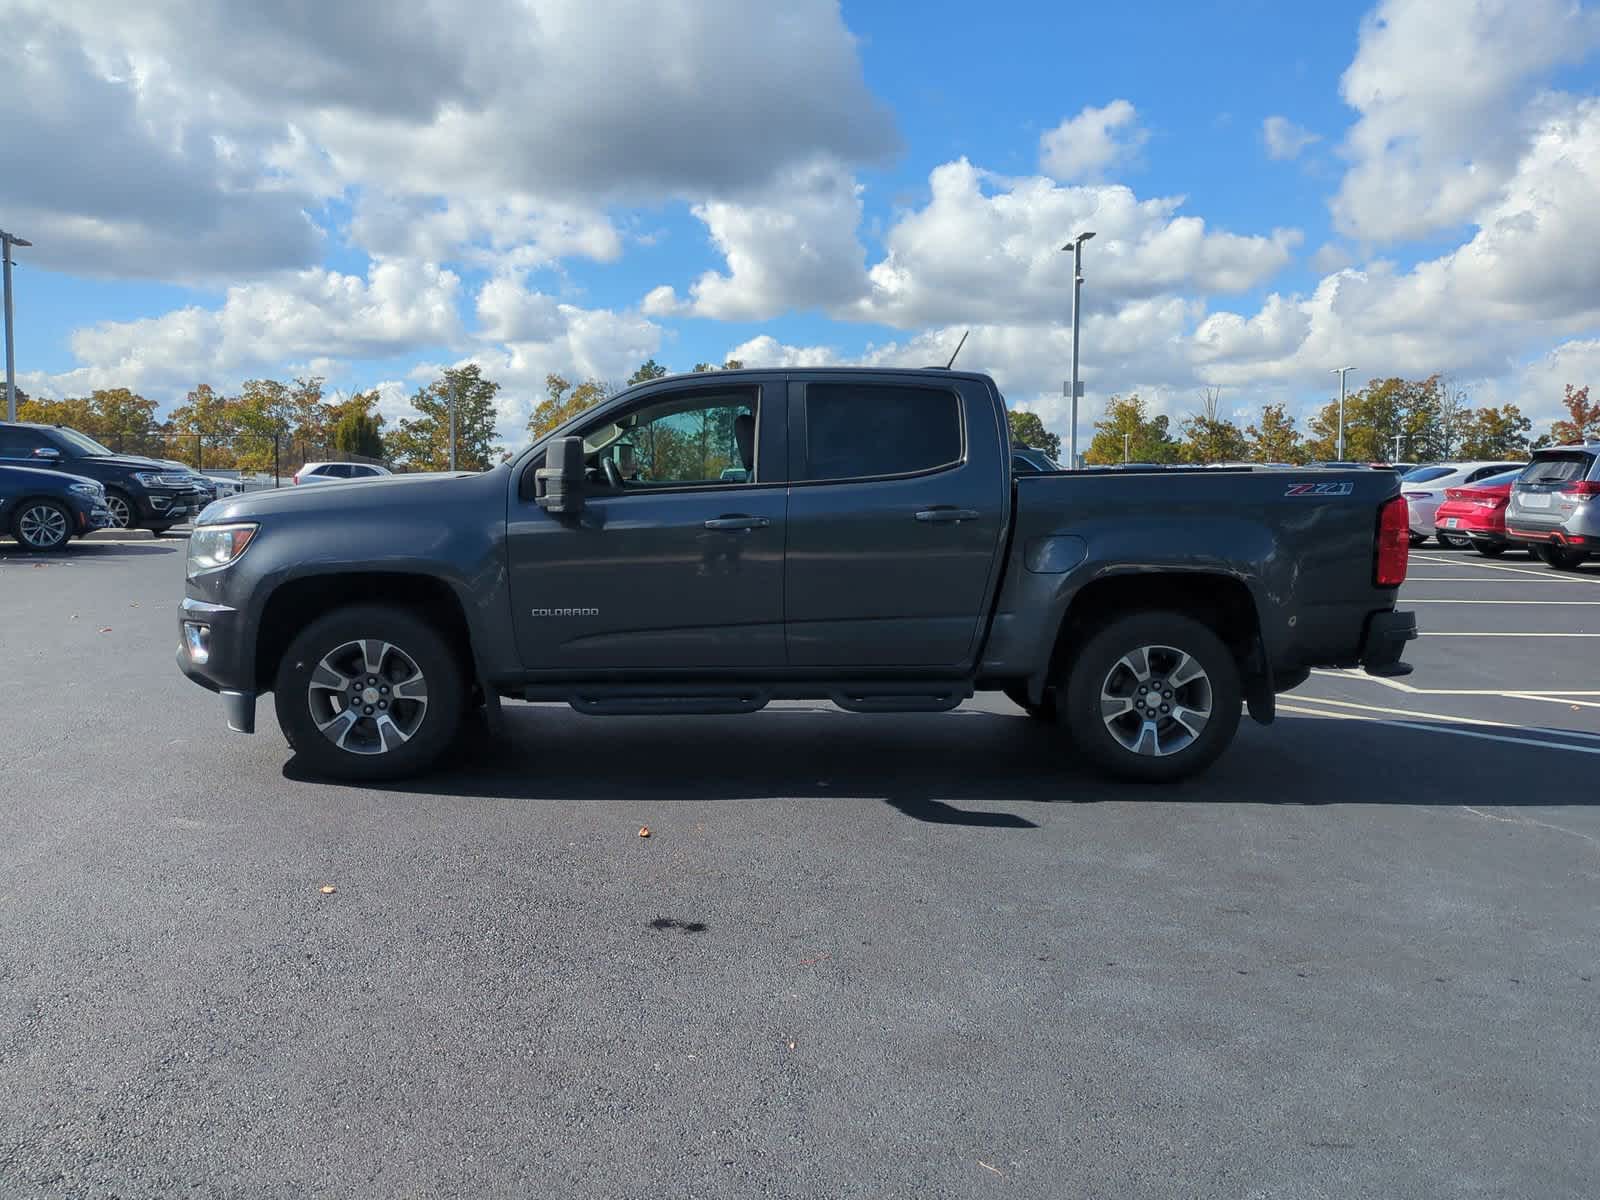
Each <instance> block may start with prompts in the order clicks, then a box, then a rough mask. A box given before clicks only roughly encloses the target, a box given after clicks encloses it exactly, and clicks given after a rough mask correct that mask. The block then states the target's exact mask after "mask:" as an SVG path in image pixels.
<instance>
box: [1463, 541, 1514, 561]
mask: <svg viewBox="0 0 1600 1200" xmlns="http://www.w3.org/2000/svg"><path fill="white" fill-rule="evenodd" d="M1472 548H1473V549H1474V550H1476V551H1477V552H1478V553H1479V554H1481V555H1483V556H1484V557H1485V558H1499V557H1500V556H1501V555H1502V554H1504V553H1505V552H1506V551H1507V550H1508V549H1509V548H1510V547H1508V546H1507V545H1506V544H1505V543H1504V542H1474V543H1473V544H1472Z"/></svg>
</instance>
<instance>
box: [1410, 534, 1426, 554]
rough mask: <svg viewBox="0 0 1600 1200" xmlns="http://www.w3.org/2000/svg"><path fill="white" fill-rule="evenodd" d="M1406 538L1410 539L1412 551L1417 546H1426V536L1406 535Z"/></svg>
mask: <svg viewBox="0 0 1600 1200" xmlns="http://www.w3.org/2000/svg"><path fill="white" fill-rule="evenodd" d="M1406 536H1407V537H1409V538H1410V539H1411V548H1412V549H1413V550H1415V549H1416V548H1417V547H1418V546H1426V545H1427V544H1428V538H1427V535H1426V534H1421V533H1411V534H1407V535H1406Z"/></svg>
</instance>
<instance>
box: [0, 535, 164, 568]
mask: <svg viewBox="0 0 1600 1200" xmlns="http://www.w3.org/2000/svg"><path fill="white" fill-rule="evenodd" d="M187 544H188V543H187V542H185V541H184V540H183V539H182V538H173V539H171V540H166V539H163V540H162V541H159V542H74V543H73V544H72V545H70V546H68V547H67V548H66V549H65V550H56V551H53V552H50V553H45V554H31V553H28V552H27V551H25V550H23V549H22V548H21V547H20V546H18V545H17V544H16V543H15V542H0V567H3V566H26V565H29V564H33V565H38V566H49V567H70V566H76V565H77V564H79V563H84V562H110V561H114V560H122V559H128V558H142V557H149V556H151V555H161V554H179V555H181V554H183V553H185V547H186V546H187Z"/></svg>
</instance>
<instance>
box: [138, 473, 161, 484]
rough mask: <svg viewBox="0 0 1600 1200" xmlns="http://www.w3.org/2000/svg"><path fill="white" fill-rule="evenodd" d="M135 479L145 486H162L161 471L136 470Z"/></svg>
mask: <svg viewBox="0 0 1600 1200" xmlns="http://www.w3.org/2000/svg"><path fill="white" fill-rule="evenodd" d="M133 479H134V482H135V483H138V484H140V485H142V486H144V487H160V486H161V473H160V472H159V471H135V472H134V473H133Z"/></svg>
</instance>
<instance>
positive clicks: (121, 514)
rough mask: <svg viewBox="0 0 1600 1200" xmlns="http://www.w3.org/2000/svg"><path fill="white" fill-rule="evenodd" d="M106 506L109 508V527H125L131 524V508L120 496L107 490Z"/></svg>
mask: <svg viewBox="0 0 1600 1200" xmlns="http://www.w3.org/2000/svg"><path fill="white" fill-rule="evenodd" d="M106 507H107V508H108V509H110V510H111V528H113V529H126V528H128V526H130V525H132V524H133V508H132V507H131V506H130V505H129V504H128V502H127V501H126V500H124V499H123V498H122V497H121V496H118V495H116V494H115V493H111V492H108V493H107V494H106Z"/></svg>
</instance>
